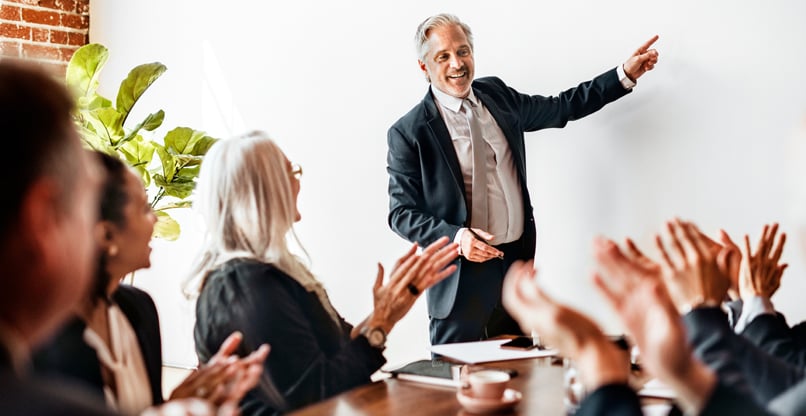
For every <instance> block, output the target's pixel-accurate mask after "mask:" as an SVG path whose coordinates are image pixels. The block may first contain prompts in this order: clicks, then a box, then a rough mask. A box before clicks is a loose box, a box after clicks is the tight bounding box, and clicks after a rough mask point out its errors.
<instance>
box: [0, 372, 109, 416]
mask: <svg viewBox="0 0 806 416" xmlns="http://www.w3.org/2000/svg"><path fill="white" fill-rule="evenodd" d="M0 391H2V392H3V394H0V409H2V412H1V413H2V414H4V415H53V414H59V415H88V416H90V415H114V414H116V413H115V412H113V411H112V410H111V409H109V408H107V407H106V406H104V404H103V402H102V399H101V398H100V397H96V395H93V394H91V393H90V392H89V391H88V390H86V389H84V388H81V386H79V385H76V384H74V383H67V382H63V381H62V380H56V379H54V378H47V379H46V378H42V377H39V376H35V377H26V378H25V379H20V378H17V377H14V376H13V375H11V374H9V373H8V372H0Z"/></svg>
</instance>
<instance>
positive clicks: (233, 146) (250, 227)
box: [186, 132, 458, 415]
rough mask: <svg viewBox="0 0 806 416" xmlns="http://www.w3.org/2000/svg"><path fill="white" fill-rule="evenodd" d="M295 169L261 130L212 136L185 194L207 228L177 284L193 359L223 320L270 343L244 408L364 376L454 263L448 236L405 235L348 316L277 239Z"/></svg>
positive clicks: (318, 394)
mask: <svg viewBox="0 0 806 416" xmlns="http://www.w3.org/2000/svg"><path fill="white" fill-rule="evenodd" d="M301 173H302V170H301V169H300V168H299V167H297V166H295V165H293V164H292V163H291V162H290V161H289V160H288V159H287V158H286V156H285V154H284V153H283V152H282V150H280V148H279V147H278V146H277V145H276V144H275V143H274V142H273V141H272V140H271V139H269V138H268V137H267V136H266V135H265V134H264V133H261V132H253V133H250V134H247V135H245V136H243V137H238V138H234V139H231V140H225V141H220V142H217V143H216V144H215V145H213V147H212V148H211V149H210V151H209V152H208V154H207V155H206V157H205V161H204V164H203V166H202V168H201V172H200V175H199V183H198V188H197V196H196V199H195V204H194V205H195V207H196V208H197V209H199V210H200V212H201V214H202V217H203V218H204V222H205V224H206V238H205V241H204V247H203V252H202V254H201V256H200V262H199V264H198V266H197V272H198V274H197V276H196V277H195V278H194V279H193V280H191V281H189V282H188V286H186V287H187V288H188V289H189V290H191V291H199V290H200V294H199V298H198V301H197V304H196V327H195V337H196V350H197V352H198V355H199V358H200V359H201V360H205V359H207V358H208V357H210V355H211V352H212V351H214V348H215V347H216V346H217V345H218V344H220V343H221V341H222V340H223V339H224V338H225V337H226V336H227V334H229V333H230V332H232V331H234V330H239V331H241V332H243V335H244V345H245V346H246V347H247V348H250V347H254V346H256V345H260V344H262V343H269V344H270V345H271V347H272V353H271V356H269V358H268V359H267V360H266V365H265V374H266V376H267V378H268V379H269V380H268V381H270V382H271V383H270V385H273V386H276V388H277V391H270V390H267V389H265V388H262V386H261V388H260V389H256V390H255V391H252V392H250V393H248V394H247V396H246V399H245V400H244V402H243V403H242V405H241V410H242V412H243V413H244V414H245V415H253V414H267V413H279V412H284V411H288V410H292V409H296V408H299V407H302V406H305V405H307V404H311V403H314V402H317V401H320V400H323V399H325V398H327V397H329V396H332V395H334V394H337V393H340V392H343V391H345V390H348V389H350V388H353V387H356V386H359V385H362V384H365V383H369V382H370V375H371V374H372V373H374V372H375V371H377V370H378V369H379V368H380V367H381V366H382V365H383V364H384V363H385V361H386V360H385V358H384V356H383V349H384V343H385V339H386V334H388V333H389V332H390V331H391V330H392V328H393V327H394V325H395V324H396V323H397V322H398V321H399V320H400V319H401V318H403V316H404V315H405V314H406V313H407V312H408V311H409V309H410V308H411V307H412V305H413V304H414V302H415V301H416V300H417V298H418V297H419V295H420V294H421V293H422V292H423V291H424V290H425V289H427V288H429V287H431V286H432V285H434V284H435V283H437V282H439V281H440V280H441V279H444V278H445V277H446V276H448V275H449V274H450V273H452V272H453V271H454V270H455V268H456V266H454V265H451V262H452V261H454V259H456V257H457V255H458V254H457V251H458V250H457V245H456V244H454V243H449V241H448V238H447V237H445V238H441V239H439V240H438V241H437V242H435V243H433V244H431V245H430V246H428V247H426V248H425V249H424V250H423V251H422V253H421V254H419V255H418V254H416V249H417V246H416V245H413V246H412V247H411V249H410V250H408V252H407V253H406V254H404V255H403V257H401V258H400V259H399V260H398V261H397V263H396V264H395V267H394V269H393V270H392V272H391V275H390V278H389V280H388V281H387V282H386V283H385V284H384V279H383V277H384V276H383V275H384V271H383V267H381V265H380V264H379V265H378V273H377V277H376V279H375V284H374V286H373V289H372V294H373V298H374V309H373V311H372V313H370V315H369V316H368V317H367V318H366V319H365V320H364V321H363V322H361V323H359V324H358V325H356V326H352V325H350V324H349V323H347V322H346V321H345V320H344V319H343V318H342V317H341V316H340V315H339V314H338V312H337V311H336V310H335V309H334V308H333V305H331V303H330V300H329V299H328V296H327V293H326V292H325V290H324V288H323V286H322V284H321V283H320V282H319V281H318V280H317V279H316V278H315V277H314V275H313V274H312V273H311V271H310V270H309V269H308V267H306V266H305V264H303V262H302V260H300V259H299V258H298V257H297V256H295V255H293V254H292V253H291V251H290V250H289V247H288V242H289V241H290V240H296V236H295V234H294V231H293V225H294V223H295V222H296V221H299V219H300V218H301V216H300V212H299V210H298V209H297V195H298V193H299V190H300V181H299V176H300V175H301ZM297 243H298V242H297ZM342 249H348V247H343V248H342ZM276 393H279V395H280V397H279V398H278V397H276Z"/></svg>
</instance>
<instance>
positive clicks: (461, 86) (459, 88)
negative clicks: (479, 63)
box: [419, 24, 475, 98]
mask: <svg viewBox="0 0 806 416" xmlns="http://www.w3.org/2000/svg"><path fill="white" fill-rule="evenodd" d="M426 46H427V48H428V52H427V53H426V54H425V57H424V59H425V60H424V61H419V63H420V69H422V70H423V72H425V75H426V77H427V78H428V80H429V81H430V82H431V85H433V86H434V87H435V88H437V89H439V90H440V91H442V92H444V93H445V94H448V95H451V96H454V97H457V98H465V97H467V96H468V94H470V86H471V83H472V82H473V75H474V73H473V70H474V65H475V63H474V61H473V50H472V48H471V46H470V42H468V40H467V36H466V35H465V32H464V31H462V28H461V27H459V26H458V25H454V24H451V25H445V26H439V27H436V28H434V29H432V30H431V31H430V32H429V33H428V42H426Z"/></svg>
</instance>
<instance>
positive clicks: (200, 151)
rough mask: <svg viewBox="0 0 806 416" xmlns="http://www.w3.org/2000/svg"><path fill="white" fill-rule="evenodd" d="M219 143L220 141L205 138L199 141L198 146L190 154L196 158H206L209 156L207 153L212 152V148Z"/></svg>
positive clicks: (208, 137)
mask: <svg viewBox="0 0 806 416" xmlns="http://www.w3.org/2000/svg"><path fill="white" fill-rule="evenodd" d="M217 141H218V139H214V138H212V137H210V136H204V137H202V138H201V139H199V141H198V142H196V145H195V146H193V150H192V151H191V152H190V154H192V155H194V156H204V155H206V154H207V151H208V150H210V147H212V146H213V145H214V144H215V142H217Z"/></svg>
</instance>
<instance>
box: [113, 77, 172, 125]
mask: <svg viewBox="0 0 806 416" xmlns="http://www.w3.org/2000/svg"><path fill="white" fill-rule="evenodd" d="M167 69H168V68H167V67H166V66H165V65H163V64H161V63H159V62H153V63H150V64H142V65H138V66H136V67H134V69H132V70H131V71H130V72H129V76H127V77H126V79H124V80H123V82H121V83H120V89H118V97H117V100H115V103H116V107H117V109H118V111H120V113H121V114H123V122H124V123H125V122H126V118H128V116H129V112H130V111H131V109H132V107H134V104H135V103H136V102H137V100H139V99H140V96H141V95H143V93H144V92H145V91H146V90H147V89H148V87H150V86H151V84H153V83H154V81H156V80H157V78H159V77H160V76H162V74H163V73H164V72H165V71H166V70H167Z"/></svg>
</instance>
